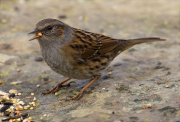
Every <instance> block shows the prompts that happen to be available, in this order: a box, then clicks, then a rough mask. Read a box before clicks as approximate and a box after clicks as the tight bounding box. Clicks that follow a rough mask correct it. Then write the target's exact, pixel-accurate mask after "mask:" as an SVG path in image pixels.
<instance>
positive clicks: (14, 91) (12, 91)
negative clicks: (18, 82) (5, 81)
mask: <svg viewBox="0 0 180 122" xmlns="http://www.w3.org/2000/svg"><path fill="white" fill-rule="evenodd" d="M9 93H14V94H17V93H18V91H17V90H16V89H11V90H9Z"/></svg>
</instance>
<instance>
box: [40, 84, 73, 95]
mask: <svg viewBox="0 0 180 122" xmlns="http://www.w3.org/2000/svg"><path fill="white" fill-rule="evenodd" d="M71 83H76V82H74V81H71V82H69V83H68V84H66V85H62V84H61V83H60V84H57V85H56V86H55V87H53V88H52V89H49V90H47V91H46V92H43V93H42V94H43V95H45V94H49V93H55V92H57V91H58V90H59V88H62V87H69V86H71Z"/></svg>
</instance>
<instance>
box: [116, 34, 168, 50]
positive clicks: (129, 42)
mask: <svg viewBox="0 0 180 122" xmlns="http://www.w3.org/2000/svg"><path fill="white" fill-rule="evenodd" d="M165 40H166V39H161V38H156V37H149V38H138V39H128V40H119V42H120V43H119V48H121V49H119V50H121V51H124V50H126V49H128V48H130V47H132V46H134V45H136V44H141V43H147V42H155V41H165Z"/></svg>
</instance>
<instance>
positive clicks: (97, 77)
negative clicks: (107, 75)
mask: <svg viewBox="0 0 180 122" xmlns="http://www.w3.org/2000/svg"><path fill="white" fill-rule="evenodd" d="M100 76H101V75H97V76H95V77H94V79H93V80H92V81H91V82H90V83H89V84H87V85H86V86H85V87H84V88H82V89H81V90H80V92H79V93H78V94H77V95H72V96H69V97H67V99H66V100H74V99H77V100H79V99H80V98H81V96H82V94H83V92H84V91H85V90H86V89H87V88H88V87H89V86H90V85H92V84H93V83H94V82H95V81H97V80H98V79H99V78H100Z"/></svg>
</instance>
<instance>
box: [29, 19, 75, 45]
mask: <svg viewBox="0 0 180 122" xmlns="http://www.w3.org/2000/svg"><path fill="white" fill-rule="evenodd" d="M29 34H35V36H34V37H33V38H32V39H30V41H31V40H34V39H38V41H39V43H40V45H41V46H42V45H44V44H46V45H49V44H52V43H57V44H60V45H63V44H65V43H68V42H70V41H71V40H72V38H73V30H72V29H71V27H70V26H68V25H66V24H65V23H63V22H61V21H59V20H56V19H51V18H49V19H43V20H41V21H39V22H38V23H37V24H36V28H35V30H34V31H32V32H31V33H29Z"/></svg>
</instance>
